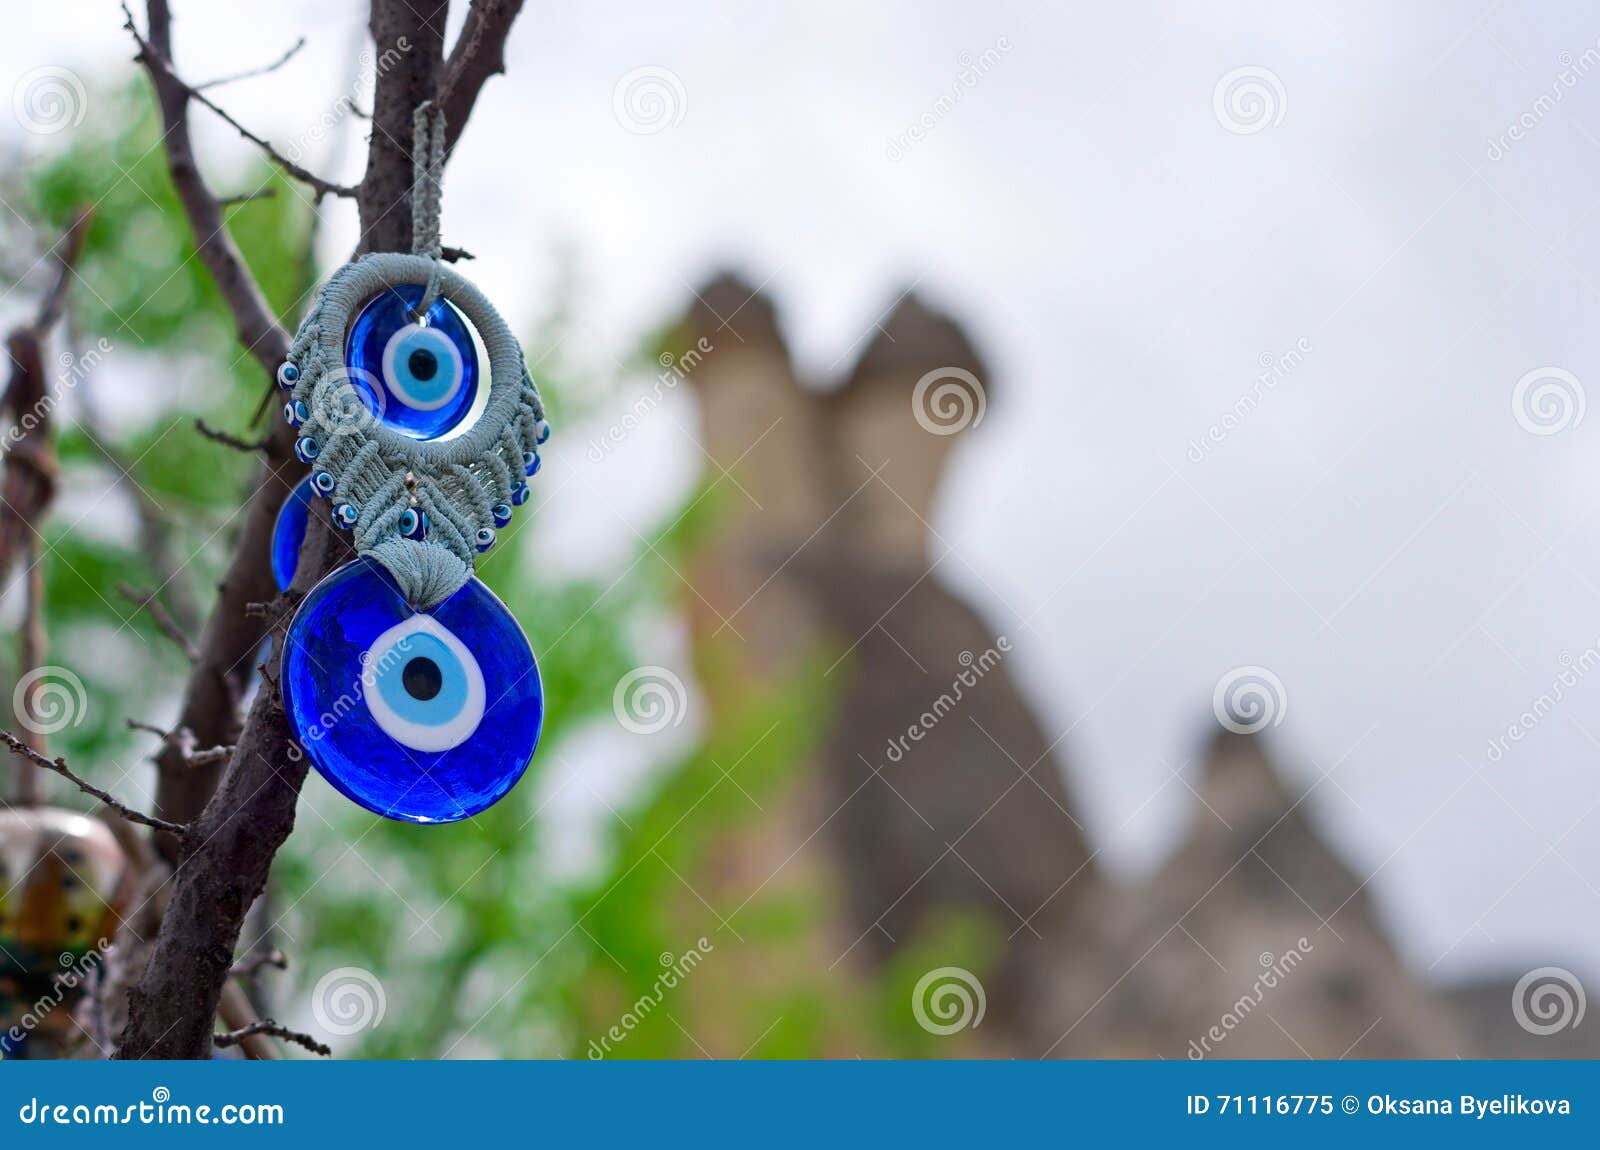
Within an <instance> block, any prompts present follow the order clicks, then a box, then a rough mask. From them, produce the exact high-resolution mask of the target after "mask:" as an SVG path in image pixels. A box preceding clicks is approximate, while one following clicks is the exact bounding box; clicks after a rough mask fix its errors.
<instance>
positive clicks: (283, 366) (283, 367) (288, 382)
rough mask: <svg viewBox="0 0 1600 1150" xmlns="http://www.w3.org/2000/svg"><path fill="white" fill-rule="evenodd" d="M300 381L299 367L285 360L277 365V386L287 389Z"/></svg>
mask: <svg viewBox="0 0 1600 1150" xmlns="http://www.w3.org/2000/svg"><path fill="white" fill-rule="evenodd" d="M299 381H300V369H299V368H298V367H296V366H295V365H294V364H292V363H289V362H287V361H285V362H283V363H280V364H279V365H278V386H279V387H281V388H283V390H285V391H288V390H290V389H291V388H293V387H294V385H295V384H296V383H298V382H299Z"/></svg>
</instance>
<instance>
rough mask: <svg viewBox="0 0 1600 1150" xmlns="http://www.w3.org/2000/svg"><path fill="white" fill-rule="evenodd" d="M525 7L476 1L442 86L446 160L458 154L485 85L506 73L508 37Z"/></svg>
mask: <svg viewBox="0 0 1600 1150" xmlns="http://www.w3.org/2000/svg"><path fill="white" fill-rule="evenodd" d="M522 3H523V0H472V7H471V8H469V9H468V10H467V19H466V22H465V23H464V24H463V25H462V27H461V36H460V38H459V39H457V40H456V46H455V48H453V49H452V50H451V52H450V59H449V61H448V62H446V64H445V70H444V79H443V80H441V81H440V82H439V105H440V107H442V108H443V109H444V117H445V133H444V147H445V155H446V156H448V155H449V154H450V153H451V152H452V151H454V150H455V146H456V141H457V140H459V139H460V138H461V130H462V129H463V128H465V127H466V126H467V120H468V119H469V118H471V116H472V108H473V105H474V104H476V103H477V102H478V94H479V93H480V92H482V91H483V86H484V84H485V83H487V82H488V80H489V77H490V76H495V75H499V74H500V73H502V72H504V71H505V70H506V56H505V48H506V37H507V36H509V35H510V34H511V25H512V23H513V22H515V20H516V18H517V15H518V13H520V12H521V11H522Z"/></svg>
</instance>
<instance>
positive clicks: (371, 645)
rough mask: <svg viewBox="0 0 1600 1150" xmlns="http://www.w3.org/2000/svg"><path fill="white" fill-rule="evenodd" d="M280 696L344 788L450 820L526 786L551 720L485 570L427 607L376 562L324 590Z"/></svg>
mask: <svg viewBox="0 0 1600 1150" xmlns="http://www.w3.org/2000/svg"><path fill="white" fill-rule="evenodd" d="M281 684H282V690H283V705H284V709H285V710H286V711H287V712H288V716H289V723H290V726H291V727H292V728H293V730H294V732H295V738H296V740H297V741H298V742H299V744H300V746H301V748H302V749H303V750H304V751H305V752H306V754H307V755H308V756H309V757H310V759H311V762H312V764H313V765H314V766H315V767H316V768H317V770H318V771H319V772H320V773H321V774H322V776H323V778H325V779H327V780H328V782H330V783H332V784H333V786H334V787H335V788H337V789H338V790H339V791H341V792H342V793H343V794H344V795H345V796H346V797H348V798H349V799H351V800H353V801H354V802H357V803H359V804H361V805H362V806H364V807H366V808H367V809H368V810H370V811H374V812H376V813H377V814H380V815H385V816H387V817H388V818H392V819H400V820H403V821H406V822H413V823H447V822H454V821H456V820H458V819H464V818H467V817H468V816H470V815H474V814H476V813H478V812H479V811H481V810H483V809H484V808H485V807H488V806H490V805H491V804H492V803H495V802H497V801H498V800H499V799H500V798H502V797H503V796H504V795H505V794H506V792H507V791H509V790H510V789H511V788H512V787H513V786H515V785H516V782H517V780H518V779H520V778H521V777H522V773H523V771H525V770H526V769H527V767H528V761H529V760H530V759H531V758H532V757H533V750H534V747H535V746H536V745H537V744H538V742H539V730H540V727H541V726H542V725H543V722H544V688H543V685H542V684H541V683H540V681H539V667H538V664H537V663H535V662H534V658H533V650H532V649H531V648H530V647H529V646H528V640H527V637H526V636H525V635H523V633H522V628H521V627H519V626H518V625H517V622H516V620H515V619H514V618H512V616H511V612H510V611H508V610H507V609H506V607H505V604H503V603H501V602H500V600H499V599H497V598H495V596H494V594H493V592H491V591H490V590H489V589H488V588H487V587H485V586H484V585H483V584H482V583H481V582H479V581H478V580H477V579H470V580H468V581H467V583H466V585H465V586H463V587H462V588H461V590H459V591H457V592H456V593H455V594H454V595H452V596H450V598H448V599H446V600H445V601H444V602H443V603H440V604H439V605H438V606H437V607H434V608H432V609H431V610H429V611H426V612H418V611H415V610H413V609H412V608H411V606H410V605H409V604H408V603H407V602H406V601H405V597H404V596H403V595H402V594H401V593H400V588H399V587H398V586H397V585H396V583H395V581H394V578H393V576H391V575H390V574H389V572H388V571H387V570H385V568H384V567H383V565H382V564H380V563H378V562H377V561H376V560H374V559H369V558H360V559H356V560H354V561H352V562H350V563H347V564H345V565H344V566H343V567H341V568H339V569H338V570H337V571H335V572H333V573H332V574H331V575H329V576H328V577H327V578H325V579H323V580H322V582H320V583H318V584H317V586H316V587H314V588H313V589H312V591H311V593H310V594H309V595H307V596H306V598H305V599H304V601H303V602H302V603H301V604H300V607H299V609H298V610H297V611H296V612H295V616H294V619H293V620H292V621H291V622H290V624H289V631H288V635H287V638H286V640H285V643H284V654H283V665H282V668H281Z"/></svg>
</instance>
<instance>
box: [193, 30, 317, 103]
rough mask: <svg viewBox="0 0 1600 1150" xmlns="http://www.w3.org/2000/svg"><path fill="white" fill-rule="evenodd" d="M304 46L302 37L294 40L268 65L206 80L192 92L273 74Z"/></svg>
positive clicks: (304, 40) (304, 42) (304, 41)
mask: <svg viewBox="0 0 1600 1150" xmlns="http://www.w3.org/2000/svg"><path fill="white" fill-rule="evenodd" d="M305 46H306V38H305V37H304V36H302V37H300V39H298V40H296V41H295V42H294V43H293V44H292V45H290V47H289V50H288V51H287V52H285V53H284V54H283V55H282V56H279V57H278V58H277V59H276V60H274V61H273V62H272V63H270V64H264V65H262V66H261V67H259V68H250V69H247V70H245V71H243V72H235V73H234V74H233V75H231V76H219V77H217V78H216V79H215V80H207V81H206V82H205V83H204V84H196V85H195V86H194V90H195V91H196V92H204V91H206V90H207V89H210V88H220V87H222V85H224V84H232V83H235V82H236V81H239V80H253V79H255V78H256V77H257V76H266V75H269V74H271V73H273V72H276V71H277V70H278V69H279V68H281V67H283V66H284V65H285V64H287V63H288V62H289V61H290V60H293V59H294V58H295V54H296V53H297V52H299V51H300V49H302V48H304V47H305Z"/></svg>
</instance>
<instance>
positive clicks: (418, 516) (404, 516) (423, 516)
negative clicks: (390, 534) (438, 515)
mask: <svg viewBox="0 0 1600 1150" xmlns="http://www.w3.org/2000/svg"><path fill="white" fill-rule="evenodd" d="M400 534H402V535H404V536H405V537H406V538H407V539H421V538H423V537H424V536H425V535H427V534H428V516H427V513H426V512H423V511H420V510H418V509H417V508H415V507H407V508H406V509H405V510H404V511H402V512H401V513H400Z"/></svg>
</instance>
